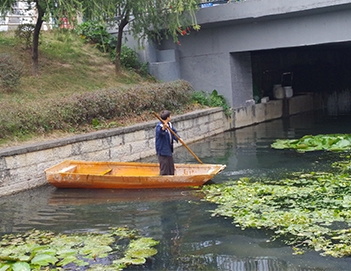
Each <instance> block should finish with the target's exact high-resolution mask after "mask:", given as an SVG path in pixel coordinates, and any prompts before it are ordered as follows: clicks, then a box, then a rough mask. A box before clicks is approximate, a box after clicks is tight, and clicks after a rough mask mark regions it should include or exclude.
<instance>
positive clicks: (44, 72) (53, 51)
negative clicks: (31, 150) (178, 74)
mask: <svg viewBox="0 0 351 271" xmlns="http://www.w3.org/2000/svg"><path fill="white" fill-rule="evenodd" d="M0 54H8V55H10V56H11V57H13V59H15V60H17V61H20V63H21V65H23V68H24V74H23V76H22V77H21V81H20V85H19V86H18V87H16V89H15V90H11V91H8V90H5V89H2V88H1V86H0V108H1V110H2V111H4V110H5V111H6V110H8V111H9V114H10V113H13V112H14V111H16V110H18V109H20V108H22V107H24V106H26V107H31V108H36V107H38V105H43V104H46V103H49V102H50V101H53V100H60V99H63V98H67V97H71V96H74V95H76V94H84V93H89V92H93V91H99V90H102V89H120V90H123V89H127V88H129V87H132V86H135V85H143V84H148V83H150V81H152V82H155V80H153V79H152V78H151V77H150V78H144V77H141V76H139V75H138V74H137V73H135V72H133V71H129V70H123V71H122V72H121V73H120V74H116V72H115V67H114V64H113V63H111V61H110V59H109V56H108V55H107V54H104V53H102V52H100V51H99V50H97V49H95V48H94V45H92V44H86V43H84V41H83V40H82V39H81V38H80V37H79V36H78V35H76V34H74V33H72V32H70V31H67V30H55V31H42V32H41V36H40V45H39V75H38V76H33V75H32V59H31V57H32V56H31V50H30V49H28V48H25V43H24V41H21V40H19V39H18V38H16V37H15V32H11V31H9V32H0ZM5 115H6V114H5ZM28 117H31V116H28ZM2 121H3V122H5V121H6V120H2ZM36 136H38V135H35V134H34V135H28V134H26V133H23V134H22V133H21V132H18V131H17V133H14V134H13V136H12V138H8V137H6V138H2V137H0V138H1V139H0V140H1V141H0V147H1V145H2V146H4V144H5V145H6V143H8V142H16V141H17V140H18V141H23V140H28V139H31V138H33V137H36Z"/></svg>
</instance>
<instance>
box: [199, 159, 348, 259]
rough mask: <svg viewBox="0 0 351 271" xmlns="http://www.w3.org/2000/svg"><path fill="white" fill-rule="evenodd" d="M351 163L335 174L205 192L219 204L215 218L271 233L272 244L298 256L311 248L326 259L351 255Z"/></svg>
mask: <svg viewBox="0 0 351 271" xmlns="http://www.w3.org/2000/svg"><path fill="white" fill-rule="evenodd" d="M347 162H348V161H345V162H343V163H337V164H333V170H332V171H331V172H310V173H303V172H294V173H291V174H290V175H289V176H287V177H286V178H282V179H279V180H275V179H269V178H260V179H254V178H241V179H239V180H236V181H229V182H227V183H224V184H216V185H211V186H204V187H203V188H202V191H203V192H204V193H205V200H207V201H209V202H214V203H216V204H217V205H218V206H217V208H216V210H214V211H213V215H219V216H225V217H231V218H232V219H233V221H234V224H235V225H236V226H238V227H241V228H242V229H246V228H258V229H269V230H272V232H273V236H272V238H271V240H269V241H274V240H278V239H279V240H282V241H283V242H284V243H286V244H287V245H291V246H293V249H294V253H296V254H301V253H303V252H304V250H305V249H310V248H312V249H314V250H316V251H320V252H321V254H322V255H330V256H333V257H343V256H350V255H351V249H350V248H351V229H350V227H351V196H350V194H351V178H350V176H349V173H348V172H345V168H346V169H347V170H348V168H349V163H347ZM343 165H344V166H343ZM335 171H336V172H335Z"/></svg>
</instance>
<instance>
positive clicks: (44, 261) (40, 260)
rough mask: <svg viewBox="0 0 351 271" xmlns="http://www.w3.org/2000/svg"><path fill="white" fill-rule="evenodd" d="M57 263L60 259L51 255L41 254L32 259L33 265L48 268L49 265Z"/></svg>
mask: <svg viewBox="0 0 351 271" xmlns="http://www.w3.org/2000/svg"><path fill="white" fill-rule="evenodd" d="M57 261H58V259H57V258H56V257H55V256H52V255H49V254H39V255H36V256H35V257H34V258H33V259H32V261H31V263H32V264H38V265H42V266H46V265H48V264H54V263H56V262H57Z"/></svg>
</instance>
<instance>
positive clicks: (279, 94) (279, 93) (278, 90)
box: [273, 84, 285, 100]
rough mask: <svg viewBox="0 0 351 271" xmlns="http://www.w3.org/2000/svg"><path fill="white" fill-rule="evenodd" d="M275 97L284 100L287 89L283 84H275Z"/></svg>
mask: <svg viewBox="0 0 351 271" xmlns="http://www.w3.org/2000/svg"><path fill="white" fill-rule="evenodd" d="M273 97H274V99H277V100H282V99H284V98H285V89H284V88H283V87H282V85H281V84H278V85H274V86H273Z"/></svg>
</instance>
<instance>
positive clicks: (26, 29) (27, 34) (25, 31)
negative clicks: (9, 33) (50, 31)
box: [15, 24, 35, 49]
mask: <svg viewBox="0 0 351 271" xmlns="http://www.w3.org/2000/svg"><path fill="white" fill-rule="evenodd" d="M34 28H35V25H33V24H21V25H19V26H18V27H17V29H16V31H15V36H16V37H17V38H19V39H20V40H21V41H23V42H24V44H25V49H28V48H31V44H32V38H33V33H34Z"/></svg>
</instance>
